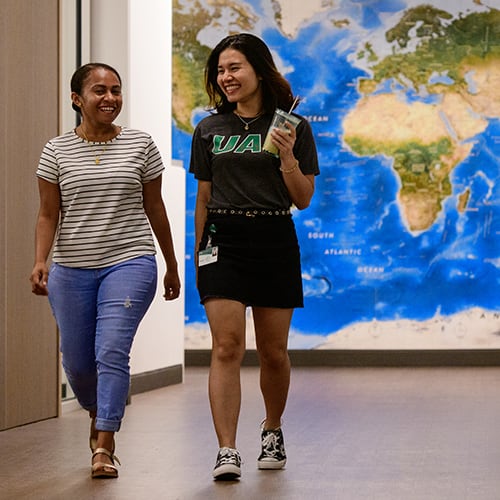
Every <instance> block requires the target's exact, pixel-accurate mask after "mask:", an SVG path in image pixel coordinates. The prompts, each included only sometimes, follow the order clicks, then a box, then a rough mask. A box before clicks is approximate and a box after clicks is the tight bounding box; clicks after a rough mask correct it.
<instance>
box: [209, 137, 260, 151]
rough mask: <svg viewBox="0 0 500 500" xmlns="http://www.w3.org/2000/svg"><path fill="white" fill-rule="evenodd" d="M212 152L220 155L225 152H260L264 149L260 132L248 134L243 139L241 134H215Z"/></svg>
mask: <svg viewBox="0 0 500 500" xmlns="http://www.w3.org/2000/svg"><path fill="white" fill-rule="evenodd" d="M213 143H214V145H213V148H212V153H213V154H215V155H220V154H223V153H231V152H232V153H246V152H250V153H260V152H261V151H262V147H261V138H260V134H248V135H247V136H245V138H244V139H243V140H241V135H231V136H229V138H226V136H225V135H215V136H214V139H213Z"/></svg>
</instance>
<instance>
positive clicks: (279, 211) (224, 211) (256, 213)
mask: <svg viewBox="0 0 500 500" xmlns="http://www.w3.org/2000/svg"><path fill="white" fill-rule="evenodd" d="M207 212H208V214H209V215H244V216H245V217H262V216H269V215H274V216H276V215H278V216H279V215H290V213H291V212H290V209H289V208H286V209H284V208H273V209H267V210H262V209H256V208H248V209H239V208H209V209H207Z"/></svg>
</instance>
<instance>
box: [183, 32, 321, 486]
mask: <svg viewBox="0 0 500 500" xmlns="http://www.w3.org/2000/svg"><path fill="white" fill-rule="evenodd" d="M205 87H206V91H207V94H208V97H209V100H210V107H211V109H212V110H213V111H214V113H213V114H211V115H210V116H208V117H206V118H204V119H203V120H202V121H201V122H200V123H199V124H198V126H197V127H196V130H195V132H194V136H193V142H192V150H191V165H190V171H191V172H192V173H194V175H195V177H196V179H197V180H198V193H197V199H196V209H195V233H196V243H195V248H196V249H197V258H196V266H197V286H198V290H199V293H200V300H201V303H202V304H203V305H204V307H205V311H206V314H207V318H208V322H209V324H210V329H211V333H212V341H213V348H212V360H211V366H210V375H209V397H210V404H211V410H212V417H213V420H214V425H215V430H216V433H217V438H218V441H219V447H220V449H219V452H218V455H217V460H216V465H215V468H214V471H213V476H214V478H215V479H236V478H239V477H240V474H241V470H240V466H241V459H240V455H239V453H238V451H237V450H236V430H237V424H238V417H239V411H240V404H241V387H240V365H241V361H242V359H243V355H244V353H245V329H246V327H245V318H246V308H247V307H251V308H252V313H253V320H254V326H255V338H256V345H257V351H258V354H259V359H260V365H261V367H260V368H261V377H260V386H261V390H262V394H263V397H264V404H265V411H266V415H265V418H264V420H263V422H262V429H261V444H262V452H261V454H260V456H259V458H258V461H257V463H258V467H259V469H281V468H283V467H284V465H285V462H286V454H285V448H284V441H283V434H282V431H281V417H282V414H283V412H284V409H285V405H286V400H287V395H288V388H289V383H290V360H289V357H288V351H287V343H288V332H289V328H290V323H291V319H292V314H293V310H294V308H295V307H302V306H303V292H302V278H301V267H300V250H299V245H298V241H297V236H296V232H295V226H294V223H293V220H292V216H291V208H292V206H295V207H296V208H297V209H299V210H302V209H304V208H306V207H307V206H308V205H309V204H310V201H311V198H312V196H313V193H314V177H315V175H317V174H318V173H319V169H318V159H317V154H316V147H315V144H314V139H313V135H312V131H311V127H310V125H309V123H308V122H307V121H306V120H305V119H304V118H302V117H300V116H299V115H296V114H294V115H293V117H292V119H293V120H294V121H295V122H297V121H299V120H300V121H299V123H298V125H296V127H294V126H293V125H292V123H291V122H288V121H287V123H286V124H285V127H284V128H283V129H277V128H276V129H274V130H273V132H272V143H273V145H274V146H275V147H276V148H277V149H278V155H272V154H269V153H268V152H266V151H264V150H263V144H264V139H265V137H266V133H267V130H268V128H269V126H270V123H271V119H272V117H273V114H274V111H275V109H276V108H279V109H282V110H285V111H290V110H292V109H293V107H294V104H295V103H296V102H297V99H294V97H293V95H292V91H291V88H290V85H289V83H288V82H287V81H286V80H285V78H284V77H283V76H282V75H281V74H280V73H279V72H278V70H277V69H276V66H275V63H274V61H273V58H272V55H271V53H270V51H269V49H268V47H267V46H266V44H265V43H264V42H263V41H262V40H261V39H260V38H258V37H256V36H254V35H251V34H238V35H231V36H228V37H226V38H224V39H223V40H222V41H220V42H219V44H218V45H217V46H216V47H215V48H214V50H213V51H212V53H211V54H210V56H209V59H208V61H207V64H206V68H205Z"/></svg>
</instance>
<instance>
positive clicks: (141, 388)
mask: <svg viewBox="0 0 500 500" xmlns="http://www.w3.org/2000/svg"><path fill="white" fill-rule="evenodd" d="M182 380H183V368H182V365H174V366H167V367H166V368H160V369H158V370H151V371H149V372H144V373H137V374H135V375H132V377H131V380H130V395H131V396H133V395H134V394H140V393H141V392H146V391H152V390H154V389H160V388H161V387H166V386H167V385H173V384H180V383H182Z"/></svg>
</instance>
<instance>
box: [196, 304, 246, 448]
mask: <svg viewBox="0 0 500 500" xmlns="http://www.w3.org/2000/svg"><path fill="white" fill-rule="evenodd" d="M205 310H206V313H207V318H208V322H209V324H210V329H211V332H212V358H211V363H210V374H209V398H210V407H211V410H212V418H213V421H214V427H215V432H216V434H217V439H218V441H219V447H221V448H222V447H225V446H227V447H228V448H236V430H237V426H238V418H239V414H240V405H241V385H240V367H241V361H242V359H243V355H244V353H245V306H244V305H243V304H241V303H240V302H237V301H234V300H227V299H210V300H207V301H206V302H205Z"/></svg>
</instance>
